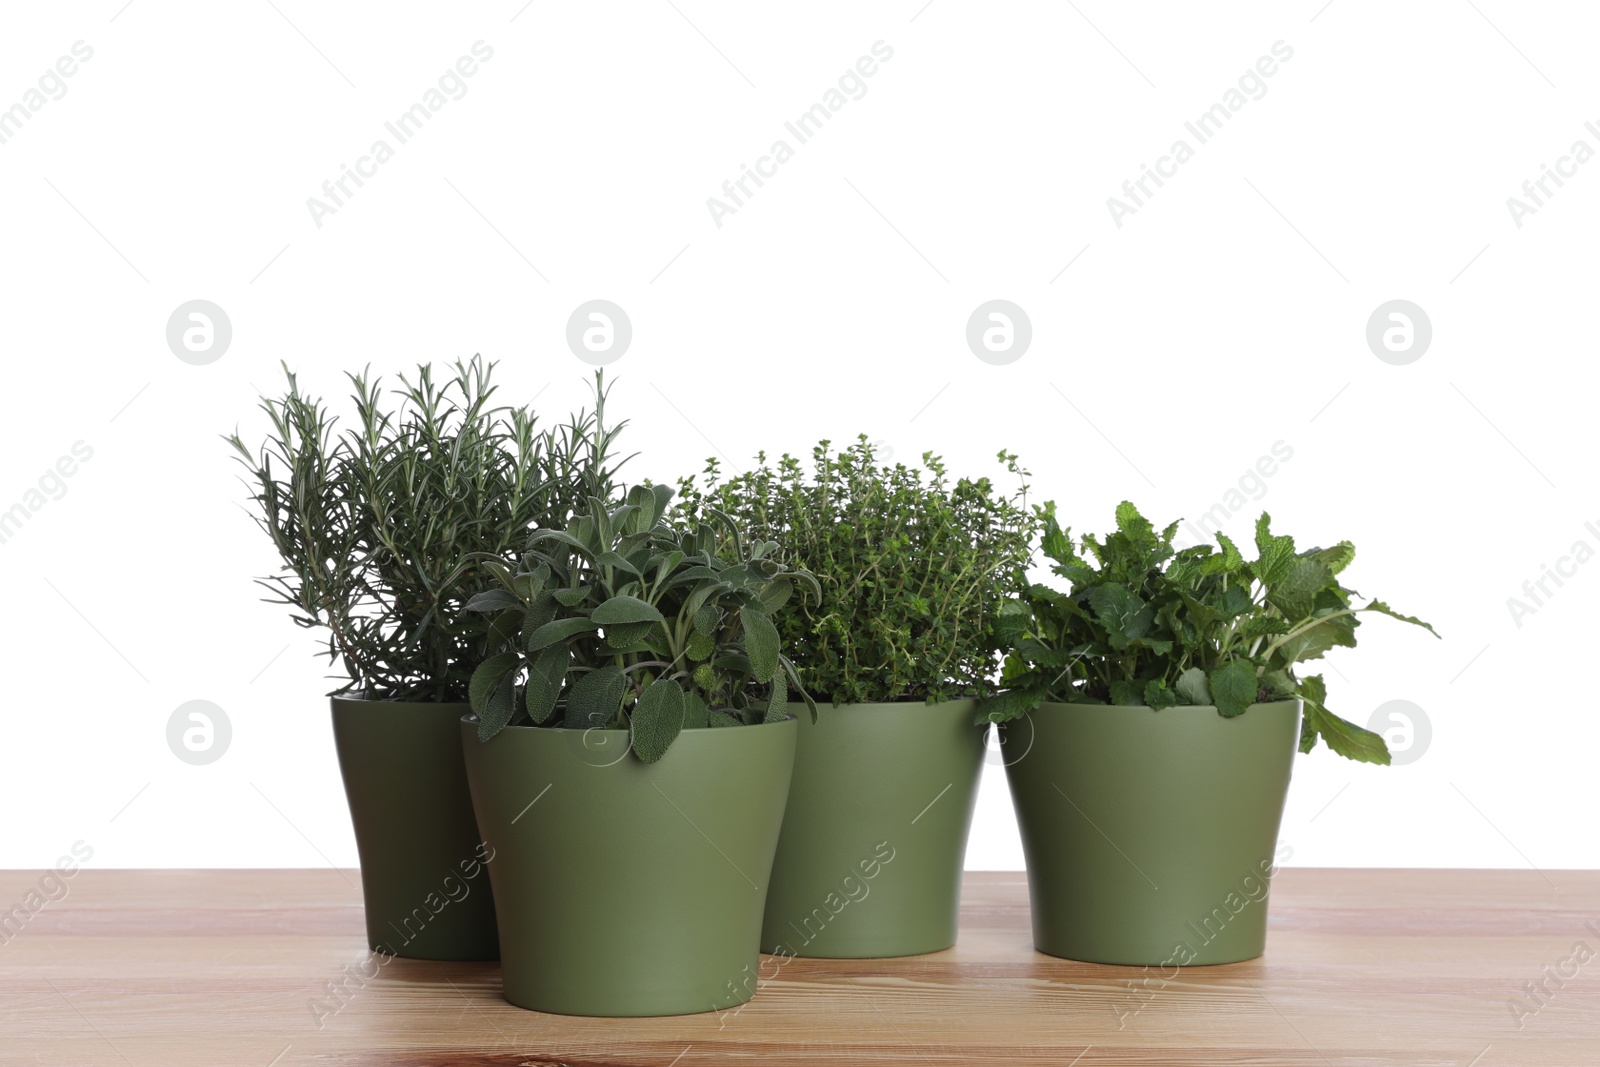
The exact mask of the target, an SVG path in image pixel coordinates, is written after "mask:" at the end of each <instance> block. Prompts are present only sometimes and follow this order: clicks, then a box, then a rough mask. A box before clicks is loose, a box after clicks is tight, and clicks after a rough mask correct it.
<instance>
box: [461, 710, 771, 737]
mask: <svg viewBox="0 0 1600 1067" xmlns="http://www.w3.org/2000/svg"><path fill="white" fill-rule="evenodd" d="M797 721H799V720H798V719H796V718H795V716H793V715H785V716H784V717H783V718H781V719H779V720H778V721H777V722H753V723H749V724H748V725H747V724H745V723H740V724H739V725H738V727H737V729H740V730H749V729H752V728H754V727H757V726H782V725H783V724H784V723H786V722H797ZM461 722H463V723H472V724H474V725H476V724H477V722H478V715H477V713H476V712H471V711H469V712H467V713H466V714H465V715H463V716H461ZM702 729H705V730H710V729H713V727H709V726H707V727H700V726H695V727H689V728H686V729H685V730H683V731H682V732H680V733H679V735H678V736H680V737H681V736H683V734H685V733H689V732H690V731H691V730H692V731H694V732H696V733H698V732H699V731H700V730H702ZM715 729H718V730H725V729H729V727H715ZM505 730H534V731H541V732H548V733H558V734H621V735H622V736H623V737H627V736H628V735H629V734H631V733H632V732H633V731H631V730H618V729H614V728H612V727H600V726H544V725H542V724H541V725H535V724H533V723H526V722H518V723H508V724H506V726H505V727H504V729H503V730H502V731H501V732H502V733H503V732H505ZM496 736H499V735H498V734H497V735H496Z"/></svg>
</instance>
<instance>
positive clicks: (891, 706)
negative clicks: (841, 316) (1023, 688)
mask: <svg viewBox="0 0 1600 1067" xmlns="http://www.w3.org/2000/svg"><path fill="white" fill-rule="evenodd" d="M999 458H1000V461H1001V463H1002V464H1003V465H1004V467H1005V469H1006V470H1007V471H1008V472H1009V473H1010V474H1012V475H1015V476H1016V477H1017V478H1018V479H1019V481H1021V482H1023V484H1022V485H1021V487H1020V488H1019V489H1018V490H1017V491H1016V492H1015V493H1014V494H1012V495H1009V496H1008V495H1006V494H1005V493H1002V492H1000V491H998V490H997V489H996V488H995V486H994V485H993V484H992V483H991V482H990V480H989V479H987V478H976V479H969V478H962V479H960V480H957V481H954V482H952V481H951V479H950V478H949V476H948V474H947V473H946V468H945V465H944V464H943V463H942V462H941V461H940V460H939V459H938V458H937V457H935V456H933V455H932V454H931V453H930V454H926V455H924V456H923V457H922V466H921V467H920V468H917V467H909V466H907V465H905V464H894V465H890V464H888V463H885V462H880V461H879V460H878V458H877V456H876V455H875V453H874V449H873V446H872V445H870V444H869V443H868V442H867V439H866V438H865V437H862V438H860V439H859V440H858V441H857V442H856V443H855V444H853V445H851V446H850V447H848V448H846V449H844V450H842V451H839V452H835V451H833V450H832V449H831V448H830V446H829V442H827V441H823V442H822V443H821V444H819V445H818V446H817V448H816V449H815V450H814V451H813V453H812V463H811V466H810V470H809V472H808V471H806V470H804V469H803V468H802V465H801V463H800V462H799V461H798V460H796V459H794V458H793V457H791V456H787V455H786V456H784V457H783V458H782V459H781V460H779V461H778V463H777V465H776V467H773V466H769V465H768V463H767V461H766V457H765V455H762V456H761V457H760V459H759V462H758V465H757V466H756V467H755V468H754V469H753V470H750V471H747V472H745V473H743V474H740V475H738V476H736V477H733V478H729V479H726V480H723V479H722V478H721V477H720V474H719V470H718V466H717V464H716V462H715V461H712V462H711V463H710V465H709V466H708V468H707V470H706V473H705V478H704V485H703V486H697V485H695V484H694V483H692V482H690V481H687V480H686V481H685V482H684V483H683V485H682V488H683V495H684V500H685V505H684V506H685V510H686V512H687V513H689V514H699V513H718V514H725V515H727V516H729V517H730V518H731V519H732V521H733V523H734V525H735V526H736V527H737V528H738V529H739V530H740V531H741V532H742V533H743V534H744V535H745V536H746V537H747V538H750V539H754V540H765V539H774V540H778V541H781V543H782V544H783V546H784V554H785V558H786V559H787V560H789V561H790V562H791V563H793V564H794V565H795V566H796V567H800V568H803V569H805V570H807V571H809V572H811V573H812V574H814V575H815V576H816V579H817V581H818V582H819V583H820V599H819V600H817V601H810V600H808V601H805V602H800V603H797V604H796V605H795V606H794V607H793V609H792V610H790V611H788V612H786V613H785V614H784V615H783V616H782V617H781V618H780V619H779V620H778V629H779V634H780V637H781V639H782V646H783V648H784V650H785V651H786V652H787V653H788V655H789V657H790V658H791V659H792V660H793V661H794V665H795V670H796V672H797V674H798V676H799V680H800V681H801V682H802V683H803V684H804V686H805V688H806V689H807V690H808V691H810V692H811V693H812V694H814V695H816V696H817V697H818V698H821V697H824V696H826V697H827V698H829V699H830V700H831V701H832V702H833V704H834V707H833V708H832V710H824V712H823V713H822V715H821V716H820V717H819V718H817V719H816V720H815V721H812V720H809V719H806V718H801V720H800V726H799V731H798V732H799V746H798V750H797V753H796V756H795V768H794V780H793V783H792V785H791V786H790V793H789V808H788V811H787V813H786V814H785V816H784V824H783V834H782V836H781V838H780V839H779V843H778V854H777V859H776V861H775V862H774V865H773V874H772V887H771V889H770V890H769V891H768V894H767V908H766V916H765V920H764V923H763V926H762V935H761V940H762V946H763V947H764V948H765V949H766V950H767V951H769V952H774V953H781V954H785V955H800V956H821V957H840V958H850V957H853V958H860V957H881V956H907V955H913V954H917V953H923V952H935V951H939V950H941V949H946V948H949V947H950V946H951V945H953V944H954V943H955V939H956V922H957V917H958V914H959V911H960V893H961V875H962V866H963V860H964V857H965V853H966V841H967V831H968V829H969V827H970V825H971V821H972V809H973V804H974V802H975V799H976V793H977V783H978V777H979V772H980V771H981V770H982V766H983V755H984V735H985V733H986V731H987V727H986V726H977V725H974V723H973V713H974V706H975V705H974V701H975V699H976V698H978V697H980V696H983V695H984V694H986V693H988V692H990V691H991V690H992V686H993V681H992V680H993V676H994V674H995V668H996V665H997V660H996V655H995V649H996V647H997V644H996V639H995V634H994V630H993V627H994V623H995V620H996V616H997V612H998V610H999V608H1000V606H1001V604H1002V603H1003V602H1004V601H1005V600H1006V598H1007V597H1008V596H1011V595H1015V594H1018V593H1020V592H1021V591H1022V590H1023V589H1024V588H1025V587H1026V578H1025V570H1026V567H1027V564H1028V559H1029V556H1030V545H1031V540H1032V534H1033V530H1034V525H1033V524H1034V519H1033V515H1032V513H1031V512H1030V511H1029V510H1028V509H1027V507H1026V506H1025V496H1026V484H1025V481H1026V476H1027V472H1026V471H1024V470H1022V469H1021V468H1020V467H1019V466H1018V465H1017V458H1016V457H1015V456H1013V455H1010V454H1009V453H1005V452H1002V453H1000V457H999Z"/></svg>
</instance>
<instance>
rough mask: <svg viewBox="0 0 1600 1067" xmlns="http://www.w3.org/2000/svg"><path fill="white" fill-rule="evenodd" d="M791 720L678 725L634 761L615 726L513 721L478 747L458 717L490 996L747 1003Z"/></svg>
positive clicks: (530, 1003) (679, 1007) (523, 1003)
mask: <svg viewBox="0 0 1600 1067" xmlns="http://www.w3.org/2000/svg"><path fill="white" fill-rule="evenodd" d="M797 729H798V723H797V722H796V721H795V720H794V719H786V720H784V721H783V722H775V723H770V724H765V725H759V726H736V727H735V726H730V727H718V728H708V729H698V730H685V731H683V733H681V734H679V735H678V738H677V740H675V741H674V742H673V743H672V747H671V748H669V749H668V750H667V753H666V755H664V756H663V757H662V758H661V759H660V760H659V761H658V762H656V763H642V762H640V761H639V760H638V759H637V758H636V757H634V756H633V755H632V754H631V753H630V752H629V751H628V734H627V732H626V731H623V730H565V729H552V728H548V727H533V726H513V727H510V728H508V729H506V730H504V731H502V732H501V733H500V734H498V735H497V736H495V737H494V738H493V739H492V740H490V741H488V742H480V741H479V740H478V739H477V722H476V720H475V719H472V718H470V717H468V718H466V719H463V721H462V722H461V725H460V730H461V736H462V739H463V744H464V745H465V748H466V759H467V778H468V780H469V781H470V782H471V785H472V802H473V806H474V808H475V809H476V810H477V813H478V826H479V828H480V830H481V831H482V833H483V836H484V838H485V839H486V840H487V841H488V843H489V845H490V847H491V848H492V849H493V856H492V859H491V861H490V863H489V865H488V866H489V877H490V879H491V882H492V884H493V886H494V897H495V903H496V905H497V911H498V913H499V916H500V959H501V969H502V971H503V973H504V979H505V997H506V999H507V1000H508V1001H510V1002H511V1003H513V1004H516V1005H518V1006H520V1007H524V1008H532V1009H534V1010H536V1011H546V1012H557V1013H560V1014H562V1015H605V1016H639V1015H687V1014H690V1013H692V1012H703V1011H718V1010H722V1009H726V1008H730V1007H733V1006H734V1005H737V1004H742V1003H744V1002H745V1001H747V1000H749V999H750V997H751V996H753V995H754V994H755V991H756V986H757V984H758V982H759V981H760V979H761V977H762V975H761V970H760V966H761V956H760V947H761V908H762V905H763V904H764V903H765V902H766V898H767V881H768V879H769V878H770V877H771V874H772V854H773V851H774V849H776V847H777V844H778V828H779V827H780V826H781V825H782V823H783V808H784V802H785V800H786V799H787V797H788V795H789V775H790V772H791V770H792V769H793V766H794V748H795V734H796V731H797Z"/></svg>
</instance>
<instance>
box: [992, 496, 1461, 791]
mask: <svg viewBox="0 0 1600 1067" xmlns="http://www.w3.org/2000/svg"><path fill="white" fill-rule="evenodd" d="M1038 513H1039V518H1040V520H1041V521H1042V523H1043V526H1044V533H1043V548H1044V553H1045V555H1046V556H1048V557H1049V558H1050V559H1051V560H1052V561H1053V563H1054V566H1053V567H1052V570H1053V571H1054V572H1055V573H1056V574H1057V575H1059V576H1061V577H1063V578H1065V579H1067V580H1068V582H1069V583H1070V590H1069V591H1068V592H1065V593H1063V592H1060V591H1059V590H1056V589H1053V588H1051V587H1049V586H1047V585H1042V584H1036V585H1033V586H1031V587H1030V588H1029V589H1028V590H1027V592H1026V594H1025V595H1024V596H1022V597H1020V598H1019V599H1018V600H1016V601H1015V602H1013V603H1012V604H1009V605H1007V607H1006V609H1005V612H1004V615H1003V618H1005V619H1006V620H1008V623H1009V632H1010V633H1011V634H1012V637H1013V640H1012V644H1011V649H1010V652H1009V654H1008V655H1007V657H1006V661H1005V666H1004V668H1003V669H1002V672H1001V681H1002V684H1003V685H1004V686H1005V687H1006V690H1007V691H1006V692H1005V693H1003V694H1001V695H1000V696H998V697H996V698H994V699H991V700H988V701H985V702H984V703H983V704H982V705H981V706H980V709H979V713H978V717H979V720H980V721H990V722H1004V721H1006V720H1007V719H1014V718H1017V717H1018V716H1020V715H1024V714H1026V713H1027V712H1028V711H1029V710H1031V709H1033V708H1036V707H1038V706H1039V704H1040V703H1042V702H1043V701H1045V700H1055V701H1064V702H1068V703H1089V704H1107V703H1110V704H1134V705H1145V706H1148V707H1151V708H1155V709H1157V710H1159V709H1161V708H1166V707H1172V706H1175V705H1177V704H1197V705H1208V704H1214V705H1215V706H1216V708H1217V711H1218V712H1219V713H1220V714H1222V715H1224V716H1234V715H1239V714H1242V713H1243V712H1244V711H1245V709H1246V708H1248V707H1249V706H1250V705H1251V704H1255V703H1258V702H1262V701H1268V700H1282V699H1288V698H1292V697H1299V698H1300V699H1301V700H1302V701H1304V704H1305V718H1304V721H1303V726H1302V729H1301V734H1300V750H1301V751H1302V752H1309V751H1311V749H1312V748H1313V747H1314V746H1315V745H1316V743H1317V738H1318V737H1320V738H1322V740H1323V741H1325V742H1327V745H1328V747H1329V748H1331V749H1333V750H1334V751H1335V752H1337V753H1339V754H1340V755H1341V756H1346V757H1348V758H1350V759H1354V760H1362V761H1365V762H1368V763H1388V762H1389V750H1388V747H1387V746H1386V745H1385V744H1384V741H1383V738H1382V737H1380V736H1378V735H1377V734H1375V733H1372V732H1371V731H1369V730H1365V729H1362V728H1361V727H1359V726H1356V725H1355V724H1354V723H1350V722H1346V721H1345V720H1344V719H1341V718H1339V717H1338V716H1336V715H1334V714H1333V713H1332V712H1330V711H1329V710H1328V709H1327V707H1326V698H1327V687H1326V686H1325V685H1324V684H1323V680H1322V677H1321V676H1320V675H1310V676H1308V677H1305V678H1300V677H1298V676H1297V675H1296V673H1295V665H1296V664H1298V663H1302V662H1304V661H1306V660H1313V659H1320V658H1321V657H1322V655H1323V654H1324V653H1325V652H1327V651H1328V650H1329V649H1330V648H1336V647H1352V648H1353V647H1354V646H1355V643H1356V628H1357V627H1358V626H1359V625H1360V624H1361V622H1360V619H1359V618H1358V616H1359V615H1360V614H1362V613H1365V612H1375V613H1378V614H1382V615H1389V616H1391V617H1393V618H1396V619H1399V620H1401V621H1402V622H1408V623H1412V624H1414V625H1417V626H1422V627H1424V628H1426V629H1427V630H1428V631H1429V632H1430V633H1433V632H1434V631H1433V627H1432V626H1429V625H1428V624H1427V623H1425V622H1422V621H1421V620H1420V619H1415V618H1412V617H1411V616H1409V615H1401V614H1399V613H1398V612H1396V611H1394V610H1393V609H1392V608H1390V607H1389V605H1387V604H1385V603H1384V602H1383V601H1381V600H1372V601H1369V602H1368V603H1367V604H1365V605H1362V606H1356V604H1355V601H1356V598H1357V596H1358V594H1356V593H1355V592H1354V591H1353V590H1350V589H1346V588H1345V587H1344V586H1342V585H1340V584H1339V582H1338V581H1337V579H1336V577H1335V576H1336V575H1338V574H1339V573H1340V572H1341V571H1343V570H1344V568H1345V567H1346V566H1348V565H1349V563H1350V561H1351V560H1352V559H1353V558H1354V557H1355V548H1354V546H1352V545H1351V544H1350V542H1348V541H1341V542H1340V543H1339V544H1337V545H1335V546H1334V547H1333V548H1327V549H1324V548H1309V549H1306V550H1304V551H1297V550H1296V549H1295V543H1294V539H1293V538H1290V537H1285V536H1281V535H1277V534H1274V533H1273V532H1272V529H1271V519H1270V517H1269V516H1268V515H1266V514H1265V513H1262V516H1261V518H1260V520H1259V521H1257V523H1256V538H1255V539H1256V559H1254V560H1246V559H1245V558H1244V556H1243V554H1242V553H1241V552H1240V551H1239V548H1238V546H1237V545H1235V544H1234V543H1233V541H1232V540H1230V539H1229V538H1228V537H1227V536H1226V535H1225V534H1220V533H1219V534H1218V535H1217V546H1218V547H1217V548H1213V547H1212V546H1210V545H1199V546H1196V547H1194V548H1186V549H1182V550H1174V549H1173V547H1172V539H1173V535H1174V534H1175V533H1176V532H1177V529H1178V524H1177V523H1176V522H1174V523H1173V524H1172V525H1170V526H1168V527H1167V528H1166V529H1164V530H1162V531H1160V532H1157V531H1156V529H1155V527H1153V526H1152V525H1151V524H1150V523H1149V522H1148V521H1147V520H1146V519H1145V518H1144V516H1142V515H1140V514H1139V512H1138V510H1137V509H1136V508H1134V506H1133V505H1132V504H1129V503H1123V504H1122V505H1121V506H1119V507H1118V508H1117V529H1116V532H1115V533H1112V534H1109V535H1107V536H1106V537H1105V539H1104V540H1103V541H1102V540H1099V539H1097V538H1095V537H1094V536H1093V535H1092V534H1085V535H1084V536H1083V537H1082V539H1081V541H1080V544H1079V546H1077V547H1076V548H1075V546H1074V545H1073V543H1072V539H1071V537H1070V536H1069V534H1070V531H1068V530H1065V529H1063V528H1062V527H1061V526H1060V525H1059V524H1058V523H1057V522H1056V516H1055V505H1054V504H1053V503H1051V504H1045V505H1044V506H1043V507H1041V508H1039V509H1038ZM1434 636H1438V635H1437V633H1435V634H1434Z"/></svg>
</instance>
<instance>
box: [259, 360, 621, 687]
mask: <svg viewBox="0 0 1600 1067" xmlns="http://www.w3.org/2000/svg"><path fill="white" fill-rule="evenodd" d="M494 367H495V365H494V364H493V363H485V362H484V361H483V360H482V359H481V358H480V357H478V356H474V357H473V358H472V359H471V360H470V361H468V362H461V361H457V362H456V363H455V364H454V367H453V371H452V373H451V374H450V376H449V377H448V378H447V379H445V380H443V381H436V380H435V377H434V373H433V370H432V368H431V367H429V366H427V365H423V366H420V367H419V368H418V369H417V373H416V376H415V378H414V379H413V378H408V377H406V376H404V375H402V376H401V377H400V385H399V386H398V387H397V388H393V389H390V390H385V389H384V388H383V387H382V382H381V380H379V379H377V378H373V377H371V376H370V373H369V372H362V373H360V374H349V375H347V377H348V378H349V381H350V385H351V389H352V393H353V397H352V399H353V401H354V406H355V410H356V419H355V422H354V423H353V424H352V425H350V426H349V427H348V428H347V429H344V430H342V431H340V429H339V428H338V427H337V426H336V419H335V417H334V416H332V415H331V414H330V413H329V410H328V408H327V406H326V405H325V404H324V403H323V401H322V400H321V399H319V398H316V397H311V396H308V395H306V394H305V393H304V392H302V391H301V389H300V386H299V383H298V381H297V380H296V377H295V375H294V374H293V373H291V372H289V370H288V368H287V366H285V368H284V372H285V375H286V376H287V379H288V385H287V391H286V392H284V393H283V394H282V395H281V396H279V397H276V398H263V400H262V402H261V408H262V410H263V411H264V412H265V413H266V415H267V418H268V420H269V422H270V424H271V430H270V432H269V433H268V434H267V437H266V440H265V442H264V443H263V444H262V445H261V447H260V448H259V450H257V451H255V452H252V451H251V450H250V449H249V448H248V447H247V446H246V445H245V444H244V442H243V440H241V438H240V436H239V434H238V433H237V432H235V433H234V434H233V435H231V436H230V437H229V438H228V441H229V442H230V443H231V444H232V445H233V447H234V449H235V450H236V451H237V452H238V458H239V460H240V462H241V463H242V464H243V465H244V467H245V469H246V471H247V483H248V484H249V485H250V487H251V490H252V496H251V499H252V500H253V501H254V503H255V519H256V521H257V523H258V524H259V525H260V526H261V528H262V529H263V530H265V531H266V533H267V535H268V537H270V538H271V539H272V543H273V546H274V547H275V548H276V549H277V550H278V553H279V555H280V556H281V558H282V561H283V565H282V567H281V568H280V571H279V573H277V574H275V575H272V576H270V577H266V578H261V579H258V582H259V584H260V585H262V586H263V587H264V588H266V589H267V590H268V592H269V594H270V596H269V597H267V598H266V599H267V600H268V601H269V602H271V603H279V604H284V605H287V606H288V607H289V608H291V609H292V611H293V618H294V621H295V622H296V623H297V624H298V625H300V626H303V627H308V628H321V629H325V630H326V631H327V640H328V644H327V655H328V659H329V662H330V663H332V662H333V661H338V662H340V663H341V664H342V665H343V667H344V670H345V673H346V675H347V676H348V678H347V680H345V681H344V684H343V685H341V686H340V687H339V688H338V689H336V690H335V693H354V694H358V695H360V696H362V697H366V698H368V699H379V700H414V701H464V700H466V699H467V696H468V685H469V681H470V679H471V675H472V669H473V667H474V666H475V665H476V663H477V662H478V661H479V660H480V659H481V658H482V654H483V652H484V649H485V643H486V641H487V640H488V634H487V626H486V623H485V621H484V618H483V616H481V615H480V614H478V613H476V612H468V611H466V610H465V605H466V602H467V600H469V599H470V598H471V597H472V596H473V595H474V594H475V593H477V592H479V591H481V590H482V589H484V588H486V587H487V586H488V585H489V584H490V582H491V578H490V576H489V575H488V574H487V573H486V572H485V571H484V570H483V569H482V567H481V566H480V565H479V564H478V563H476V562H475V560H477V559H480V558H482V557H484V556H486V555H493V556H495V557H498V558H501V559H505V560H509V561H511V562H512V563H513V564H514V563H515V561H516V560H517V559H518V558H519V556H520V554H521V552H522V551H523V548H524V546H525V545H526V543H527V540H528V536H529V533H530V531H532V530H535V529H544V528H553V529H558V530H559V529H562V528H564V527H565V526H566V525H567V522H568V521H569V519H570V518H571V517H572V516H573V515H574V514H576V513H578V512H580V511H583V510H587V501H588V498H589V497H590V496H601V497H606V496H609V495H610V494H611V493H612V492H613V485H612V479H613V476H614V474H615V472H616V469H617V467H618V466H620V463H621V461H615V462H614V461H613V460H612V459H611V456H610V450H611V446H612V444H613V443H614V441H615V439H616V435H617V434H618V433H619V432H620V431H621V429H622V424H619V425H617V426H615V427H608V426H606V425H605V400H606V393H607V388H606V386H605V384H604V381H603V379H602V378H601V375H600V373H599V372H596V375H595V385H594V390H595V403H594V410H593V412H588V411H585V412H581V413H579V414H577V415H573V416H571V417H570V418H569V420H568V421H567V422H566V423H564V424H558V425H556V426H554V427H552V428H550V429H548V430H543V431H541V430H540V429H538V427H537V419H536V416H535V415H534V413H533V412H532V411H530V410H528V409H527V408H523V407H511V406H500V405H496V404H495V402H494V395H495V392H496V386H495V385H494V384H493V381H492V378H493V372H494Z"/></svg>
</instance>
